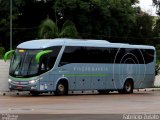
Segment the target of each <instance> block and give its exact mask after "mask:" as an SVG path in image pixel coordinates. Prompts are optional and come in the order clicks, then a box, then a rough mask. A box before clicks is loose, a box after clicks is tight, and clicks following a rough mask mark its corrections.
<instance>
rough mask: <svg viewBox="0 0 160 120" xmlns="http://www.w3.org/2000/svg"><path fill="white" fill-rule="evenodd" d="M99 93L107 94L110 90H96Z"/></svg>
mask: <svg viewBox="0 0 160 120" xmlns="http://www.w3.org/2000/svg"><path fill="white" fill-rule="evenodd" d="M97 91H98V92H99V94H108V93H109V92H110V91H109V90H97Z"/></svg>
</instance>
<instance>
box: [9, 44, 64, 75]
mask: <svg viewBox="0 0 160 120" xmlns="http://www.w3.org/2000/svg"><path fill="white" fill-rule="evenodd" d="M60 49H61V46H54V47H52V48H48V50H51V52H49V53H46V54H43V55H42V56H41V57H40V61H39V62H37V60H36V55H37V53H39V52H41V51H44V50H23V49H17V50H16V51H15V53H14V55H13V57H12V59H11V64H10V71H9V75H10V76H13V77H34V76H37V75H40V74H42V73H45V72H47V71H49V70H51V69H52V68H53V66H54V64H55V61H56V59H57V56H58V54H59V52H60Z"/></svg>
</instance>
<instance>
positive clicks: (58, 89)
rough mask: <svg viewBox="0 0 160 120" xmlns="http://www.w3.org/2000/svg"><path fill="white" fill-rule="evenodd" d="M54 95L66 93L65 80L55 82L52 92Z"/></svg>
mask: <svg viewBox="0 0 160 120" xmlns="http://www.w3.org/2000/svg"><path fill="white" fill-rule="evenodd" d="M54 94H55V95H58V96H60V95H67V94H68V85H67V82H65V81H60V82H58V84H57V87H56V91H55V92H54Z"/></svg>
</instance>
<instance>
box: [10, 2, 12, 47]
mask: <svg viewBox="0 0 160 120" xmlns="http://www.w3.org/2000/svg"><path fill="white" fill-rule="evenodd" d="M10 50H12V0H10Z"/></svg>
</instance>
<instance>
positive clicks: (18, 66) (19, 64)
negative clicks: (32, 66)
mask: <svg viewBox="0 0 160 120" xmlns="http://www.w3.org/2000/svg"><path fill="white" fill-rule="evenodd" d="M21 63H22V59H20V61H19V63H18V65H17V66H16V68H15V69H14V70H13V72H12V74H13V75H15V71H16V70H17V69H18V68H20V66H21Z"/></svg>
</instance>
